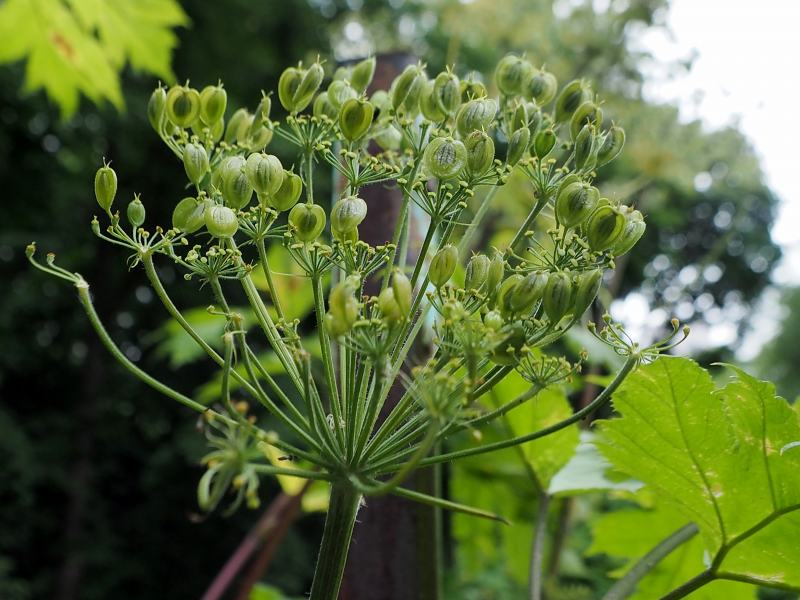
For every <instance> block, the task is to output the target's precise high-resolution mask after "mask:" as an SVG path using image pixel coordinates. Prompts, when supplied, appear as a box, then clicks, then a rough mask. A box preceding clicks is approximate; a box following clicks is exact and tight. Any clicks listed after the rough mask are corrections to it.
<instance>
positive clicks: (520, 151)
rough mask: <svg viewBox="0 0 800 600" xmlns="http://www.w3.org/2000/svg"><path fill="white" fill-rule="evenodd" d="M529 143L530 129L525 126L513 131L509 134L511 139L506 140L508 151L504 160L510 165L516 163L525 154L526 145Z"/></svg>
mask: <svg viewBox="0 0 800 600" xmlns="http://www.w3.org/2000/svg"><path fill="white" fill-rule="evenodd" d="M530 143H531V131H530V129H528V128H527V127H520V128H519V129H517V130H516V131H515V132H514V133H512V134H511V139H510V140H508V152H507V154H506V162H507V163H508V164H509V165H510V166H512V167H513V166H514V165H516V164H517V163H518V162H519V161H520V160H521V159H522V157H523V156H524V155H525V152H527V150H528V146H530Z"/></svg>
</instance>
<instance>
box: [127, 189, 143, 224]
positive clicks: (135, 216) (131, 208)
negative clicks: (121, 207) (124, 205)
mask: <svg viewBox="0 0 800 600" xmlns="http://www.w3.org/2000/svg"><path fill="white" fill-rule="evenodd" d="M126 214H127V216H128V222H129V223H130V224H131V225H133V226H134V227H141V226H142V225H143V224H144V216H145V210H144V204H142V201H141V200H139V196H136V197H134V199H133V200H131V203H130V204H128V209H127V211H126Z"/></svg>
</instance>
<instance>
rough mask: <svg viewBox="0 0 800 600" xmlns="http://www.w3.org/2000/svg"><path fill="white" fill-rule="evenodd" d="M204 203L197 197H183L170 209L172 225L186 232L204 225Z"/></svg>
mask: <svg viewBox="0 0 800 600" xmlns="http://www.w3.org/2000/svg"><path fill="white" fill-rule="evenodd" d="M205 212H206V205H205V203H204V202H200V201H198V200H197V198H192V197H191V196H190V197H188V198H184V199H183V200H181V201H180V202H178V204H176V205H175V209H174V210H173V211H172V226H173V227H174V228H175V229H180V230H181V231H185V232H186V233H194V232H195V231H197V230H198V229H200V228H201V227H202V226H203V225H205Z"/></svg>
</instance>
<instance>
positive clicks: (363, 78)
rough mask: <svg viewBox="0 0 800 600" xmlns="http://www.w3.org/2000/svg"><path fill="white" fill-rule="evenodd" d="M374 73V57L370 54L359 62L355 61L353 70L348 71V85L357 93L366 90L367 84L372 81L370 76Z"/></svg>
mask: <svg viewBox="0 0 800 600" xmlns="http://www.w3.org/2000/svg"><path fill="white" fill-rule="evenodd" d="M374 75H375V57H374V56H370V57H369V58H365V59H364V60H362V61H361V62H359V63H357V64H356V65H355V66H354V67H353V70H352V71H350V77H349V79H350V85H351V86H353V89H355V90H356V92H358V93H359V94H363V93H364V92H366V91H367V88H368V87H369V84H370V83H372V77H373V76H374Z"/></svg>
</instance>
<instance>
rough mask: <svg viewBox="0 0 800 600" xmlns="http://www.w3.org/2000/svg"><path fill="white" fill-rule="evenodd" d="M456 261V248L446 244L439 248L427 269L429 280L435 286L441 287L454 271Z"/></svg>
mask: <svg viewBox="0 0 800 600" xmlns="http://www.w3.org/2000/svg"><path fill="white" fill-rule="evenodd" d="M457 263H458V249H457V248H456V247H455V246H453V245H451V244H448V245H447V246H445V247H444V248H442V249H441V250H439V251H438V252H437V253H436V254H435V255H434V257H433V258H432V259H431V266H430V269H429V271H428V278H429V279H430V282H431V283H432V284H433V285H435V286H436V287H437V288H440V287H442V286H443V285H444V284H445V283H447V282H448V281H450V278H451V277H452V276H453V273H455V271H456V264H457Z"/></svg>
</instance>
